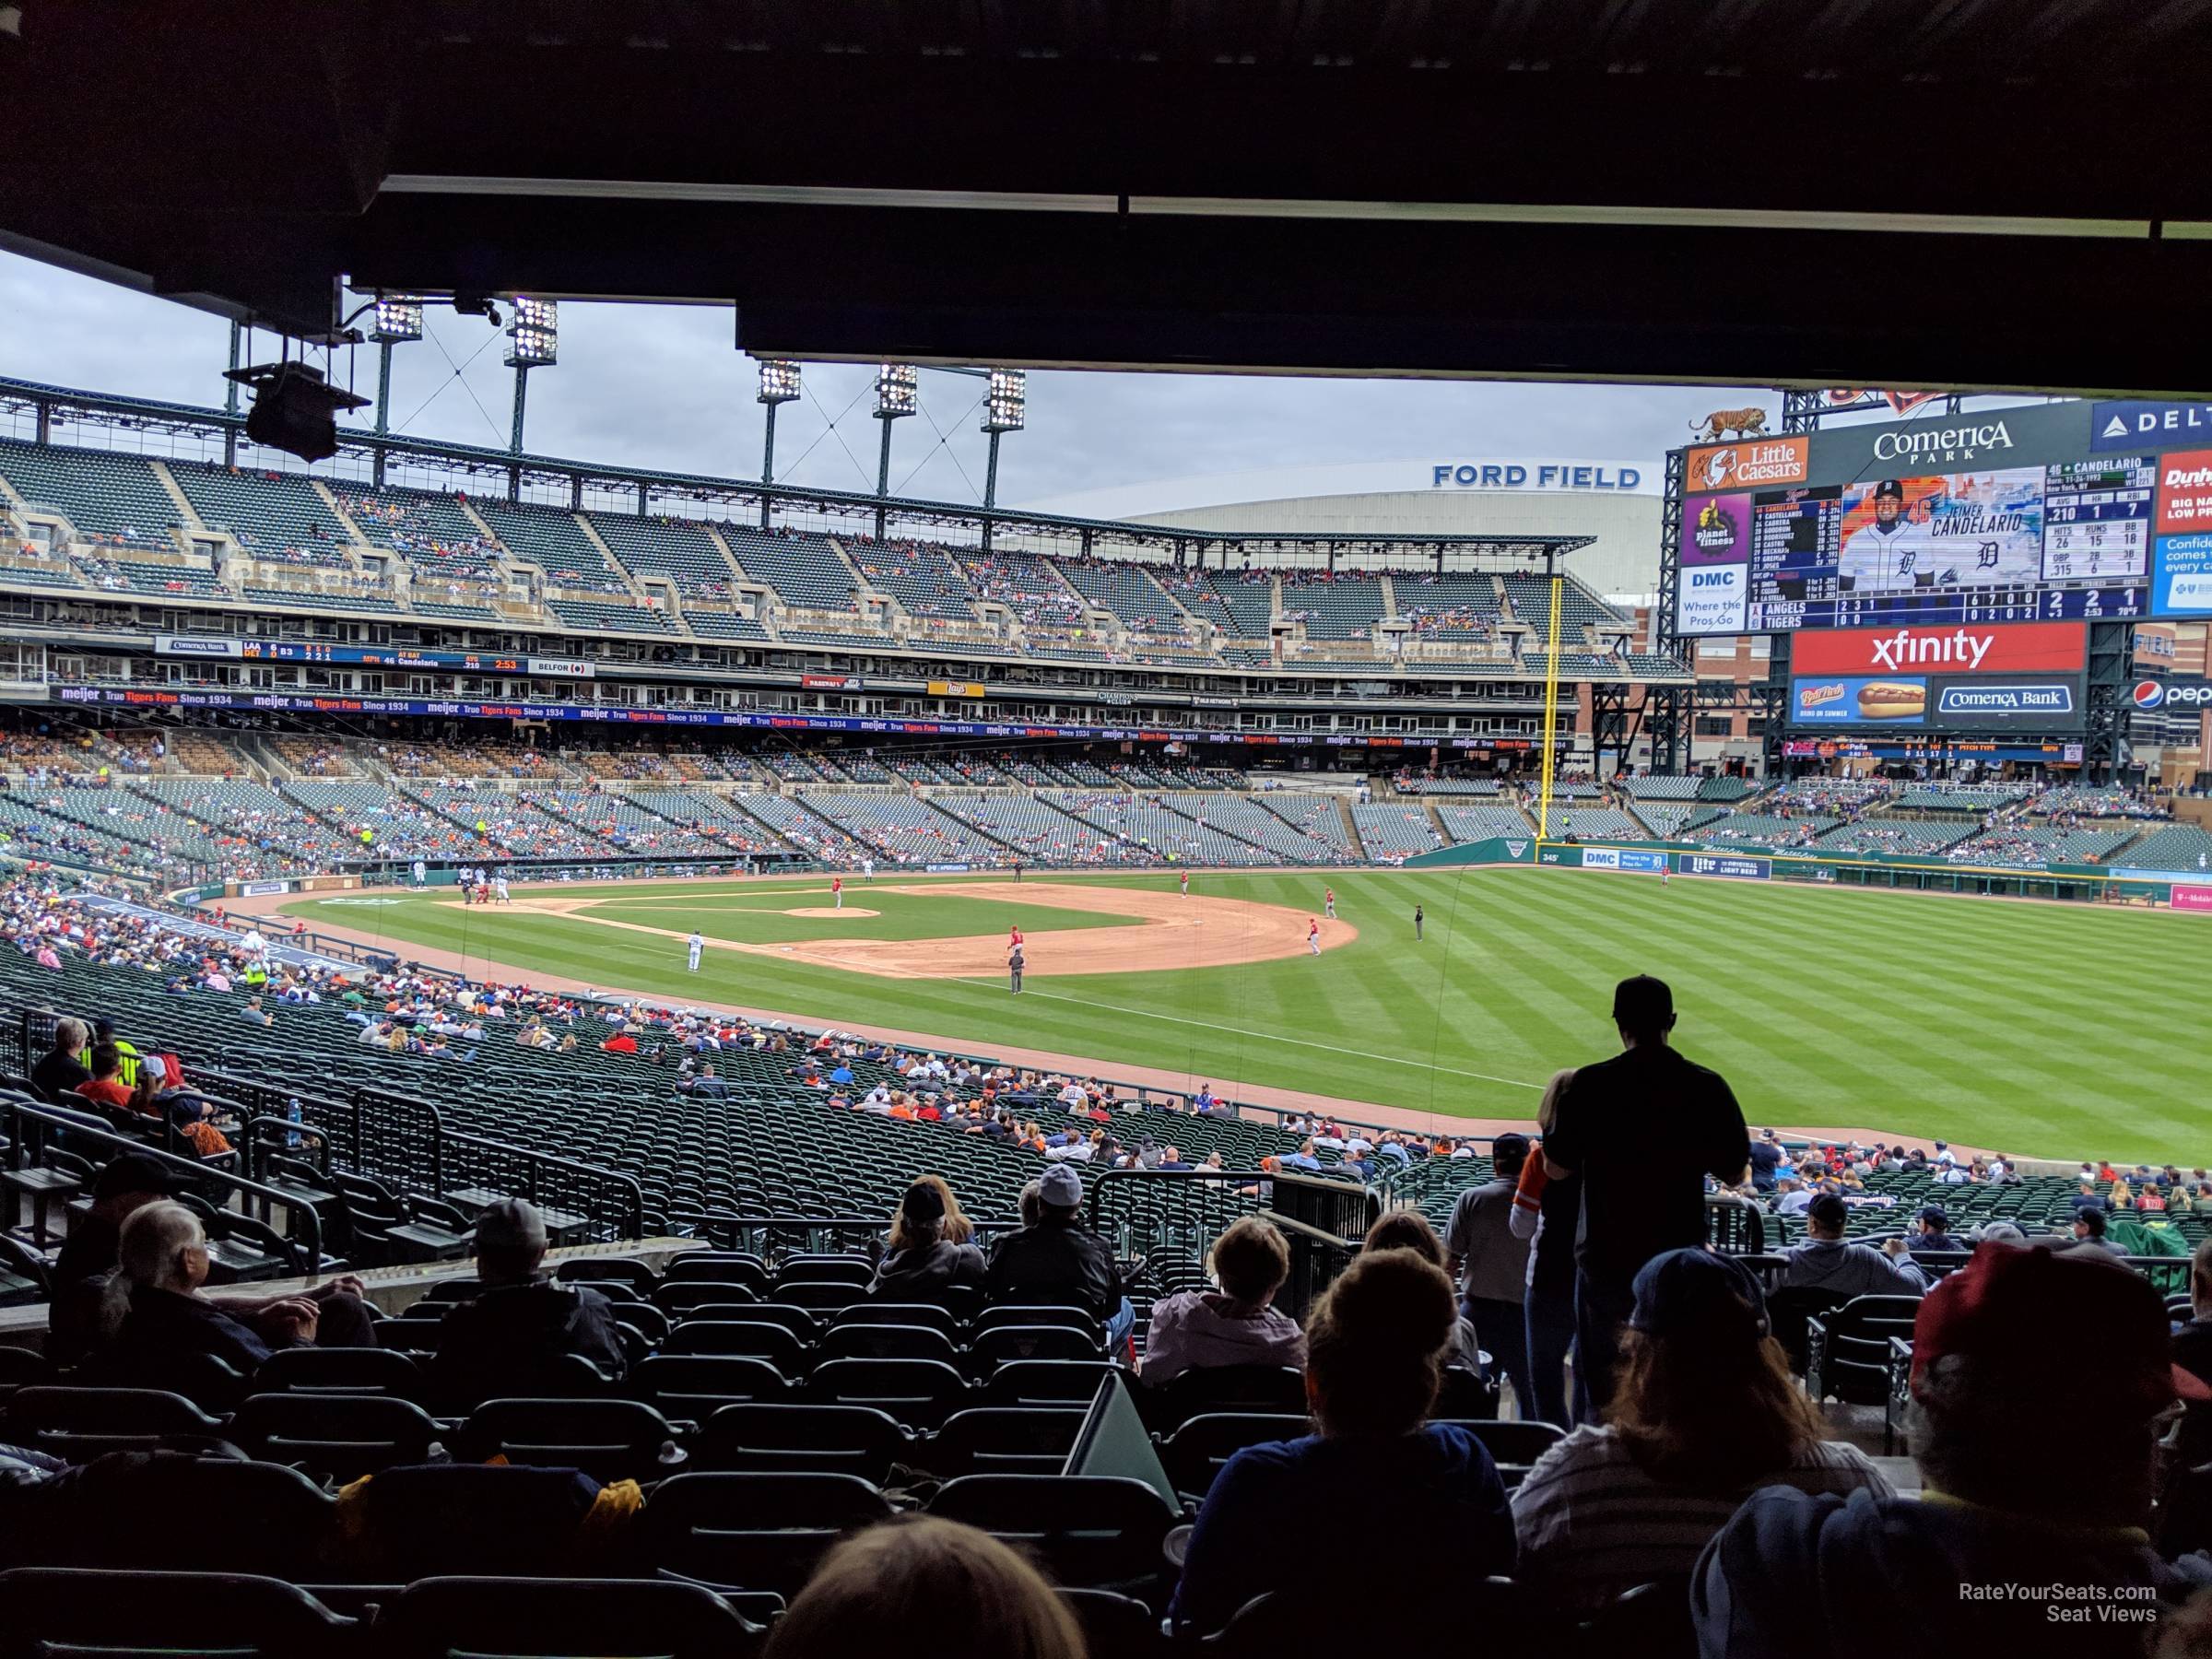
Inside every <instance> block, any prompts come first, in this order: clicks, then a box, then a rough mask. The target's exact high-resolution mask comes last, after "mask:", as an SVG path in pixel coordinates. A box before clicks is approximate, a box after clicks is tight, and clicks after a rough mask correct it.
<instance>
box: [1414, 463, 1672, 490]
mask: <svg viewBox="0 0 2212 1659" xmlns="http://www.w3.org/2000/svg"><path fill="white" fill-rule="evenodd" d="M1642 482H1643V474H1642V473H1641V472H1639V471H1638V470H1637V469H1636V468H1635V467H1633V466H1617V465H1610V464H1607V463H1604V462H1595V461H1544V462H1537V463H1535V464H1531V463H1528V462H1524V461H1439V462H1438V463H1436V465H1433V466H1431V467H1430V469H1429V488H1431V489H1634V488H1636V487H1637V486H1638V485H1640V484H1641V483H1642Z"/></svg>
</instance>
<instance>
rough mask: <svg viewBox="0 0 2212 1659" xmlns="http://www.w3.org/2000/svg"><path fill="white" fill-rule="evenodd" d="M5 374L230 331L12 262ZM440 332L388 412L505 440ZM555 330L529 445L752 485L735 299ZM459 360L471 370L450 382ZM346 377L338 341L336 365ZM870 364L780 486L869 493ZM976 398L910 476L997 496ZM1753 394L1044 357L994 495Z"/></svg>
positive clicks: (1400, 448) (161, 378)
mask: <svg viewBox="0 0 2212 1659" xmlns="http://www.w3.org/2000/svg"><path fill="white" fill-rule="evenodd" d="M0 318H5V319H6V324H5V329H4V332H0V342H4V343H5V350H4V351H0V372H5V373H6V374H9V375H12V376H15V377H18V378H20V379H25V380H38V381H47V382H55V383H58V384H63V385H68V386H76V387H82V388H86V389H89V390H98V391H112V392H124V393H134V394H141V395H145V396H149V397H159V398H168V399H173V400H176V401H180V402H187V403H204V404H206V403H219V402H220V401H221V399H222V395H223V382H222V378H221V375H222V371H223V369H224V368H225V367H226V366H227V363H228V351H229V333H228V326H227V324H223V323H221V322H219V321H218V320H216V319H214V318H211V317H209V316H206V314H204V313H202V312H195V311H193V310H190V309H188V308H186V307H183V306H179V305H173V304H170V303H168V302H165V301H162V300H152V299H148V298H147V297H145V296H143V295H139V294H135V293H131V292H129V291H127V290H124V289H121V288H113V287H111V286H109V285H107V284H104V283H100V282H96V281H93V280H91V279H89V278H86V277H74V276H70V275H68V274H66V273H65V272H61V271H57V270H54V269H53V268H52V267H49V266H46V265H39V264H37V263H35V262H33V261H29V260H25V259H21V258H17V257H14V256H8V255H0ZM560 325H561V338H560V357H561V360H560V362H559V365H558V366H557V367H555V368H553V369H550V370H547V371H540V372H536V373H534V374H533V375H532V376H531V380H530V388H529V428H528V433H529V446H530V448H531V449H532V450H533V451H534V452H535V453H542V454H551V455H559V456H565V457H570V458H573V459H580V460H592V461H599V462H608V463H615V464H625V465H637V466H651V467H658V468H667V469H672V470H678V471H687V472H705V473H714V474H721V475H724V476H734V477H759V467H760V447H761V410H760V406H759V405H758V404H756V403H755V402H754V401H753V394H754V392H755V390H756V380H755V370H754V366H753V364H752V362H751V360H750V359H746V358H743V357H741V356H739V355H738V353H737V351H736V350H735V347H734V345H733V327H732V323H731V316H730V313H729V312H728V311H727V310H725V309H723V308H720V307H715V308H705V307H687V306H636V305H568V306H564V307H563V308H562V310H561V317H560ZM429 329H430V332H431V335H433V338H432V339H430V340H425V341H423V342H422V343H420V344H418V345H413V346H408V347H402V348H401V349H400V350H399V351H398V352H397V353H396V354H395V357H394V371H393V394H392V407H393V415H392V419H393V422H394V425H395V426H403V427H404V429H405V430H406V431H408V432H411V433H414V434H416V435H418V436H422V437H433V438H444V439H449V440H453V441H463V442H469V443H482V444H493V445H502V446H503V445H504V444H505V442H506V441H507V431H508V421H509V417H510V411H511V407H512V397H513V379H512V373H511V371H508V370H506V369H505V368H503V367H501V365H500V347H501V342H500V340H499V339H498V338H497V337H496V336H495V335H493V333H492V330H491V329H490V327H489V326H488V324H485V323H484V322H483V321H482V320H480V319H477V318H470V317H459V316H456V315H454V314H453V312H450V311H446V312H431V313H430V316H429ZM256 338H257V343H258V344H259V345H260V346H261V347H263V348H264V349H263V350H262V351H261V352H260V353H259V354H258V355H262V356H267V355H273V348H274V346H275V341H274V338H273V336H268V335H259V336H256ZM455 365H462V366H465V371H464V372H462V373H460V374H458V375H456V373H455V372H454V366H455ZM350 368H351V373H352V376H353V380H354V383H355V386H356V389H357V390H359V391H360V392H362V393H364V394H371V395H372V394H374V392H375V389H376V359H375V354H374V352H373V351H372V350H371V349H370V348H367V347H363V348H361V349H359V351H358V352H357V353H354V354H352V360H351V365H350ZM347 372H348V363H347V354H344V353H341V354H340V357H339V360H338V363H337V365H336V373H337V375H338V377H339V378H340V379H341V380H343V379H345V378H346V376H347ZM872 379H873V371H872V370H871V369H869V368H868V367H866V366H865V365H856V364H809V365H808V366H807V367H806V391H807V396H806V400H805V401H804V402H802V403H798V404H792V405H786V406H784V407H783V409H782V411H781V413H780V414H779V415H778V418H777V429H776V451H777V473H778V476H779V477H782V478H785V479H787V480H790V481H793V482H798V483H809V484H818V485H822V486H825V487H830V486H834V487H838V488H857V489H872V488H874V487H875V482H876V450H877V438H878V429H877V423H876V422H875V420H874V419H872V418H870V416H869V397H868V389H869V387H870V385H871V383H872ZM981 392H982V383H981V382H977V381H973V380H969V379H964V378H961V377H959V376H955V375H947V374H936V373H931V372H928V371H924V374H923V377H922V396H923V405H924V410H925V411H926V414H925V416H924V417H922V418H913V419H909V420H904V421H901V422H900V423H899V425H898V430H897V431H896V433H895V434H894V453H893V457H892V465H891V483H892V486H893V487H894V488H903V489H904V490H905V491H907V492H909V493H912V494H916V495H924V496H930V497H935V498H936V499H940V500H958V501H969V500H980V499H981V496H982V487H983V471H984V451H985V447H986V443H987V440H986V439H985V438H984V437H983V436H982V433H980V432H978V431H977V430H976V429H975V427H976V420H977V418H979V416H980V411H978V410H976V409H975V408H974V407H973V405H974V404H975V401H976V399H977V397H978V394H980V393H981ZM1749 402H1763V403H1765V404H1767V405H1768V406H1770V407H1777V406H1779V402H1780V400H1779V398H1778V397H1777V396H1776V395H1775V394H1772V393H1771V392H1766V391H1761V390H1758V389H1731V388H1726V387H1712V386H1693V387H1656V386H1610V385H1553V384H1536V383H1519V382H1481V381H1417V380H1347V379H1321V378H1312V379H1308V378H1291V377H1259V376H1240V375H1227V374H1123V373H1107V372H1095V373H1085V372H1068V371H1053V372H1040V373H1036V374H1032V375H1031V376H1030V390H1029V413H1030V429H1029V430H1027V431H1023V432H1018V433H1015V434H1012V435H1011V436H1009V437H1008V438H1007V439H1006V441H1005V444H1004V449H1003V452H1002V461H1001V476H1000V486H999V498H1000V500H1004V501H1013V502H1018V501H1024V500H1038V499H1041V498H1045V497H1051V496H1056V495H1061V494H1064V493H1066V492H1070V491H1074V490H1079V489H1090V488H1101V487H1104V486H1109V485H1119V484H1130V483H1141V482H1144V481H1146V480H1148V479H1153V478H1170V477H1189V476H1192V475H1196V474H1206V473H1219V472H1236V471H1244V470H1251V469H1257V468H1263V467H1278V466H1298V465H1327V464H1329V463H1333V462H1346V461H1371V460H1386V459H1392V458H1395V457H1399V456H1418V457H1434V458H1436V459H1440V460H1441V459H1445V458H1447V457H1448V458H1452V459H1455V460H1465V459H1469V458H1481V457H1484V456H1489V455H1496V456H1516V455H1534V454H1580V455H1591V456H1609V457H1620V458H1624V459H1630V460H1634V459H1636V458H1639V457H1642V458H1645V459H1647V460H1648V461H1649V462H1650V463H1651V464H1653V465H1654V466H1655V465H1657V463H1658V459H1659V456H1660V455H1661V453H1663V452H1664V451H1665V450H1666V449H1667V448H1669V447H1671V446H1672V445H1674V444H1677V443H1679V442H1681V441H1683V440H1684V439H1685V438H1686V437H1687V436H1688V429H1689V426H1690V423H1691V422H1693V421H1694V420H1696V419H1698V418H1700V417H1701V416H1702V415H1703V414H1704V413H1705V412H1706V411H1707V410H1709V409H1712V408H1717V407H1721V406H1728V405H1734V404H1737V403H1749ZM364 414H366V412H364Z"/></svg>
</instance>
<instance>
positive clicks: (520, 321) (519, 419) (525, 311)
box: [505, 294, 560, 501]
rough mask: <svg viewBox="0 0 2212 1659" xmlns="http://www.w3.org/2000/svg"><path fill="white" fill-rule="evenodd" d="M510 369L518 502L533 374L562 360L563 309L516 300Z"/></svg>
mask: <svg viewBox="0 0 2212 1659" xmlns="http://www.w3.org/2000/svg"><path fill="white" fill-rule="evenodd" d="M507 338H508V345H507V356H506V359H505V360H506V364H507V367H508V368H510V369H512V370H513V371H514V429H513V430H512V432H511V433H510V434H509V436H508V440H507V453H509V454H511V455H513V456H515V457H516V461H515V464H514V465H512V466H511V467H509V468H508V469H507V499H508V500H511V501H512V500H520V499H521V497H522V493H523V467H522V461H521V456H522V453H523V407H524V403H525V402H526V401H527V400H528V397H529V388H530V371H531V370H533V369H550V368H552V367H553V365H554V364H555V363H557V362H559V360H560V310H559V304H558V303H557V302H556V301H554V300H533V299H531V298H530V297H529V296H528V295H526V294H517V295H516V296H515V297H514V322H513V324H512V325H511V326H510V327H509V329H508V331H507Z"/></svg>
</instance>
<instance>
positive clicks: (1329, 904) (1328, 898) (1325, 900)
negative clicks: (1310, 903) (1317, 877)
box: [1321, 887, 1336, 922]
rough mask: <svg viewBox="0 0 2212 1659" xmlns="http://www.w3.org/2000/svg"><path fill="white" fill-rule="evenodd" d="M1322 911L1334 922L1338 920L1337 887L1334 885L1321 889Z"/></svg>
mask: <svg viewBox="0 0 2212 1659" xmlns="http://www.w3.org/2000/svg"><path fill="white" fill-rule="evenodd" d="M1321 913H1322V914H1323V915H1324V916H1326V917H1328V919H1329V920H1330V921H1332V922H1334V921H1335V920H1336V889H1335V888H1333V887H1324V888H1322V889H1321Z"/></svg>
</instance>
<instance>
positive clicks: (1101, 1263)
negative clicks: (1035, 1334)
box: [983, 1164, 1136, 1345]
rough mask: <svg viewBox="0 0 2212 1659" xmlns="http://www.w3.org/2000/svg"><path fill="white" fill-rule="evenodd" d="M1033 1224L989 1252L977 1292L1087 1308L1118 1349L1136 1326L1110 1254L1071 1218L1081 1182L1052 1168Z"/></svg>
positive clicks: (1041, 1184) (1059, 1167) (998, 1297)
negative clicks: (989, 1255) (1103, 1325)
mask: <svg viewBox="0 0 2212 1659" xmlns="http://www.w3.org/2000/svg"><path fill="white" fill-rule="evenodd" d="M1038 1198H1039V1201H1040V1205H1041V1207H1040V1209H1039V1211H1038V1216H1037V1223H1036V1225H1035V1226H1033V1227H1025V1228H1023V1229H1022V1230H1020V1231H1019V1232H1017V1233H1009V1234H1007V1235H1006V1237H1005V1238H1003V1239H1001V1240H1000V1241H998V1247H997V1248H996V1249H995V1250H994V1251H993V1252H992V1253H991V1268H990V1271H989V1273H988V1274H987V1275H986V1276H985V1277H984V1279H983V1294H984V1295H985V1296H986V1297H988V1298H989V1299H990V1300H992V1301H994V1302H1015V1303H1021V1302H1039V1303H1046V1304H1057V1305H1062V1306H1065V1305H1068V1304H1073V1305H1074V1306H1077V1307H1079V1308H1084V1309H1087V1310H1088V1312H1090V1313H1091V1314H1092V1315H1093V1316H1094V1317H1096V1318H1097V1319H1099V1320H1100V1321H1101V1322H1102V1323H1103V1324H1105V1326H1106V1334H1107V1335H1108V1336H1109V1337H1110V1338H1112V1341H1113V1342H1114V1343H1115V1344H1116V1345H1118V1344H1119V1343H1120V1342H1121V1340H1122V1338H1123V1337H1124V1336H1126V1335H1128V1333H1129V1330H1130V1327H1131V1326H1133V1325H1134V1324H1135V1323H1136V1316H1135V1312H1133V1311H1132V1310H1131V1308H1130V1306H1129V1299H1128V1298H1127V1297H1126V1296H1125V1295H1124V1293H1123V1290H1122V1275H1121V1270H1120V1269H1119V1268H1118V1267H1116V1266H1115V1265H1114V1260H1113V1252H1112V1250H1111V1249H1109V1248H1108V1247H1107V1244H1106V1241H1105V1240H1103V1239H1101V1238H1100V1237H1099V1236H1098V1234H1096V1233H1093V1232H1087V1231H1085V1230H1084V1229H1083V1228H1082V1227H1081V1226H1080V1225H1079V1224H1078V1222H1077V1216H1078V1215H1079V1214H1080V1212H1081V1211H1082V1208H1083V1178H1082V1177H1081V1176H1079V1175H1077V1173H1076V1172H1075V1171H1073V1170H1071V1169H1070V1168H1068V1166H1067V1165H1065V1164H1054V1165H1053V1167H1052V1168H1051V1169H1049V1170H1047V1171H1045V1172H1044V1178H1043V1180H1042V1181H1041V1182H1039V1183H1038Z"/></svg>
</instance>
